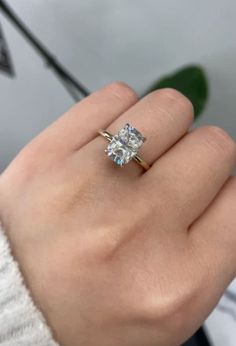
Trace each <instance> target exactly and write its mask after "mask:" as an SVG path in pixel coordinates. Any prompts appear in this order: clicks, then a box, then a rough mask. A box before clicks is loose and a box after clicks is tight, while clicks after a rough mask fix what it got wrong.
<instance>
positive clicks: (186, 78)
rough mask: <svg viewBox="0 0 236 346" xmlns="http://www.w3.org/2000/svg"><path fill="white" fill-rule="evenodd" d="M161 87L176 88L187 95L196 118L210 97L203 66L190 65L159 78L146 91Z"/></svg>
mask: <svg viewBox="0 0 236 346" xmlns="http://www.w3.org/2000/svg"><path fill="white" fill-rule="evenodd" d="M161 88H174V89H176V90H178V91H180V92H181V93H182V94H184V95H185V96H187V97H188V98H189V100H190V101H191V102H192V104H193V107H194V112H195V118H196V117H198V116H199V115H200V114H201V113H202V111H203V109H204V108H205V105H206V102H207V99H208V83H207V77H206V74H205V72H204V69H203V68H202V67H201V66H198V65H190V66H186V67H183V68H181V69H179V70H177V71H176V72H174V73H172V74H170V75H167V76H165V77H163V78H161V79H159V80H157V81H156V82H155V83H153V85H152V86H151V87H150V88H149V89H148V90H147V92H146V93H149V92H151V91H154V90H157V89H161ZM146 93H145V94H146Z"/></svg>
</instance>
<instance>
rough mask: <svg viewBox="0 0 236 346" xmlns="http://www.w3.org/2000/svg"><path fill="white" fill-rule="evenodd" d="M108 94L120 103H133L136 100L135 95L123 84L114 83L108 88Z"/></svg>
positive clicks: (136, 96)
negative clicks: (120, 101)
mask: <svg viewBox="0 0 236 346" xmlns="http://www.w3.org/2000/svg"><path fill="white" fill-rule="evenodd" d="M108 89H109V90H110V92H111V93H112V94H113V95H114V96H115V97H117V98H118V99H120V100H122V101H124V100H125V101H129V102H131V103H135V102H137V100H138V95H137V93H136V92H135V91H134V90H133V89H132V88H131V87H130V86H129V85H127V84H126V83H124V82H119V81H118V82H114V83H112V84H110V85H109V86H108Z"/></svg>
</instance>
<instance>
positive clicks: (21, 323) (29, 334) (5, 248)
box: [0, 225, 59, 346]
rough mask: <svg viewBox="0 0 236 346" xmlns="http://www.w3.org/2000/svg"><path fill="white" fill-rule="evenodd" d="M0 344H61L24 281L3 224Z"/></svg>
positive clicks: (0, 236)
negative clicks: (53, 334) (56, 339)
mask: <svg viewBox="0 0 236 346" xmlns="http://www.w3.org/2000/svg"><path fill="white" fill-rule="evenodd" d="M0 346H59V345H58V344H57V342H56V341H54V340H53V337H52V333H51V331H50V329H49V327H48V326H47V324H46V321H45V319H44V317H43V315H42V313H41V312H40V311H39V310H38V308H37V307H36V306H35V305H34V302H33V300H32V298H31V296H30V292H29V290H28V289H27V288H26V286H25V285H24V282H23V277H22V274H21V273H20V270H19V266H18V264H17V262H16V261H15V260H14V258H13V257H12V254H11V251H10V246H9V243H8V240H7V238H6V235H5V234H4V231H3V229H2V227H1V225H0Z"/></svg>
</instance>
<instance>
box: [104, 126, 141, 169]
mask: <svg viewBox="0 0 236 346" xmlns="http://www.w3.org/2000/svg"><path fill="white" fill-rule="evenodd" d="M145 140H146V138H144V137H143V136H142V134H141V133H140V132H139V131H138V130H136V129H135V128H134V127H133V126H131V125H129V124H126V125H125V126H124V127H123V128H122V129H121V130H120V131H119V132H118V134H117V135H115V136H113V138H112V140H111V142H110V143H109V144H108V147H107V149H106V152H107V155H108V157H109V158H110V159H111V160H113V161H114V162H115V163H116V164H117V165H119V166H123V165H125V164H126V163H128V162H129V161H130V160H132V158H133V157H134V156H135V155H136V154H137V152H138V150H139V148H140V147H141V145H142V144H143V143H144V142H145Z"/></svg>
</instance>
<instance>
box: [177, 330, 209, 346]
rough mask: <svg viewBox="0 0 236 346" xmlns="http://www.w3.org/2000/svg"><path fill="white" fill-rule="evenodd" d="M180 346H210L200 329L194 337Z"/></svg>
mask: <svg viewBox="0 0 236 346" xmlns="http://www.w3.org/2000/svg"><path fill="white" fill-rule="evenodd" d="M182 346H211V345H210V343H209V341H208V340H207V337H206V334H205V332H204V330H203V329H202V328H200V329H199V330H198V331H197V332H196V334H194V336H193V337H192V338H191V339H190V340H189V341H187V342H186V343H185V344H183V345H182Z"/></svg>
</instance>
